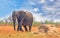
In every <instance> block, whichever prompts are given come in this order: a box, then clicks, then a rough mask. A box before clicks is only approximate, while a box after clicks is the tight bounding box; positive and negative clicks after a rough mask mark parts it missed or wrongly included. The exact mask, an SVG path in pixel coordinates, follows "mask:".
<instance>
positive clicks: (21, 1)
mask: <svg viewBox="0 0 60 38" xmlns="http://www.w3.org/2000/svg"><path fill="white" fill-rule="evenodd" d="M20 9H23V10H29V11H31V12H32V13H33V16H34V18H35V20H36V21H41V20H42V21H45V20H50V21H51V20H53V21H59V22H60V0H0V19H3V18H5V17H8V16H9V15H11V13H12V11H13V10H20Z"/></svg>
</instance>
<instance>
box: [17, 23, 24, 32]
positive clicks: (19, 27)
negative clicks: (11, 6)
mask: <svg viewBox="0 0 60 38" xmlns="http://www.w3.org/2000/svg"><path fill="white" fill-rule="evenodd" d="M19 30H20V31H23V30H22V26H21V25H20V22H18V28H17V31H19Z"/></svg>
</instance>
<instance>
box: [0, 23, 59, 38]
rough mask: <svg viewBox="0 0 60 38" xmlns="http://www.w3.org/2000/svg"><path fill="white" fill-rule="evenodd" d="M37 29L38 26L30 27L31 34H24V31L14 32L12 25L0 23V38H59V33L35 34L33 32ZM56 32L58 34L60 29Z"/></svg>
mask: <svg viewBox="0 0 60 38" xmlns="http://www.w3.org/2000/svg"><path fill="white" fill-rule="evenodd" d="M47 25H49V24H47ZM38 27H39V24H34V25H33V26H32V30H31V32H26V31H24V32H21V31H14V29H13V25H12V24H9V23H4V24H3V23H2V24H0V38H60V33H58V34H46V33H39V34H35V33H34V32H36V31H37V30H38ZM23 30H24V28H23ZM58 30H59V32H60V27H58Z"/></svg>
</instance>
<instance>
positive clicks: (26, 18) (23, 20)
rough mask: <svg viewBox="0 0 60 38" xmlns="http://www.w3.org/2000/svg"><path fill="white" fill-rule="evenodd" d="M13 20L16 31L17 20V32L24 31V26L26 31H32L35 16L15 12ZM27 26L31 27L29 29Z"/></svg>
mask: <svg viewBox="0 0 60 38" xmlns="http://www.w3.org/2000/svg"><path fill="white" fill-rule="evenodd" d="M12 20H13V25H14V30H16V20H17V22H18V27H17V31H19V30H20V31H23V30H22V26H23V27H24V28H25V31H28V29H29V31H31V28H32V23H33V15H32V13H31V12H28V11H24V10H18V11H13V13H12ZM27 26H28V27H29V28H28V29H27Z"/></svg>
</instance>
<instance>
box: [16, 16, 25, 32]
mask: <svg viewBox="0 0 60 38" xmlns="http://www.w3.org/2000/svg"><path fill="white" fill-rule="evenodd" d="M23 20H24V17H21V18H19V19H18V29H17V30H20V31H23V30H22V23H23Z"/></svg>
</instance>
